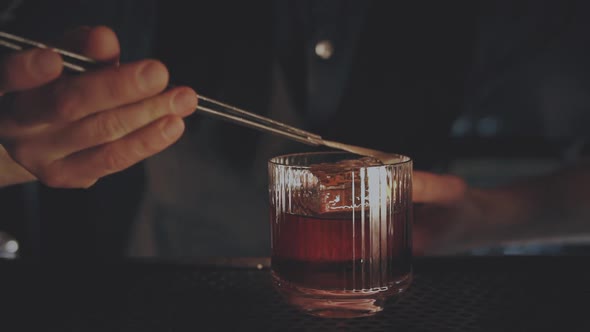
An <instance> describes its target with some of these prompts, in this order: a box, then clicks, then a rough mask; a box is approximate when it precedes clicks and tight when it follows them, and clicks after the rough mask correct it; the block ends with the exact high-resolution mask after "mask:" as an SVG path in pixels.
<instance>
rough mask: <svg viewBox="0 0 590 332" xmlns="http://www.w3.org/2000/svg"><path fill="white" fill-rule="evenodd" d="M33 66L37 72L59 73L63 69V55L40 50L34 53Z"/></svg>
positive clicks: (47, 74)
mask: <svg viewBox="0 0 590 332" xmlns="http://www.w3.org/2000/svg"><path fill="white" fill-rule="evenodd" d="M33 67H34V70H35V72H36V74H38V73H40V74H41V75H44V76H50V75H57V74H58V73H59V71H60V70H61V57H60V56H59V55H58V54H57V53H55V52H53V51H48V50H39V51H37V52H35V54H34V55H33Z"/></svg>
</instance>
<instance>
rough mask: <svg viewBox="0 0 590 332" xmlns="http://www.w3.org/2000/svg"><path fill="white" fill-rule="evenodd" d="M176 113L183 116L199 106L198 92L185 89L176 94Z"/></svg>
mask: <svg viewBox="0 0 590 332" xmlns="http://www.w3.org/2000/svg"><path fill="white" fill-rule="evenodd" d="M173 103H174V113H176V114H178V115H180V116H183V115H188V114H190V113H192V112H193V111H194V110H195V109H196V108H197V103H198V99H197V94H195V93H194V92H193V91H191V90H188V89H185V90H182V91H180V92H178V93H177V94H176V95H175V96H174V101H173Z"/></svg>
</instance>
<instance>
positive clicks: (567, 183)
mask: <svg viewBox="0 0 590 332" xmlns="http://www.w3.org/2000/svg"><path fill="white" fill-rule="evenodd" d="M420 177H421V176H420V175H418V178H420ZM441 178H443V177H440V176H433V178H432V179H430V181H429V187H430V188H436V190H441V192H442V189H441V188H444V187H447V188H449V187H453V184H452V183H451V184H450V185H449V181H448V180H447V182H443V180H441ZM451 178H453V177H451ZM433 179H434V180H433ZM454 179H455V181H458V182H457V183H460V182H461V181H460V180H459V179H457V178H454ZM419 181H420V180H419ZM454 187H455V189H454V190H455V191H454V193H455V194H454V197H450V195H446V196H445V195H443V194H441V195H439V196H444V197H445V199H446V200H442V198H441V197H435V198H437V199H438V201H437V200H430V201H429V202H430V203H431V204H424V205H422V204H420V202H424V199H423V198H424V197H425V195H426V194H425V193H420V192H418V193H417V194H416V192H415V196H417V197H416V198H417V199H416V200H415V201H416V202H418V204H417V206H416V208H415V227H414V230H415V233H414V239H415V241H414V244H415V248H416V251H417V253H425V254H445V253H455V252H461V251H465V250H469V249H474V248H477V247H487V246H497V245H501V244H505V243H509V242H512V241H525V240H532V239H539V238H549V237H562V236H572V235H577V234H579V233H590V161H589V160H581V161H579V162H578V163H576V164H572V165H569V166H567V167H564V168H562V169H560V170H558V171H556V172H554V173H551V174H547V175H544V176H537V177H532V178H528V179H524V180H521V181H518V182H514V183H512V184H509V185H506V186H501V187H497V188H493V189H478V188H467V187H463V188H464V190H463V191H461V190H460V189H456V188H457V187H460V186H459V185H455V186H454ZM434 190H435V189H432V190H430V191H434ZM418 191H420V187H419V188H418ZM449 192H451V193H453V190H450V191H449ZM450 198H452V199H450Z"/></svg>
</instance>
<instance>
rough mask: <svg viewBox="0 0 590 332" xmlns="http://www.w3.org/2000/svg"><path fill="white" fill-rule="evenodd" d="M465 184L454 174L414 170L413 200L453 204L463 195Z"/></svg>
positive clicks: (465, 188)
mask: <svg viewBox="0 0 590 332" xmlns="http://www.w3.org/2000/svg"><path fill="white" fill-rule="evenodd" d="M466 190H467V185H466V183H465V181H464V180H463V179H461V178H460V177H458V176H454V175H438V174H434V173H428V172H422V171H414V175H413V196H412V199H413V200H414V202H418V203H432V204H442V205H447V204H453V203H456V202H459V201H460V200H462V199H463V197H464V196H465V191H466Z"/></svg>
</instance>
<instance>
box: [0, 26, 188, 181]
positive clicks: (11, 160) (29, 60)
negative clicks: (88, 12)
mask: <svg viewBox="0 0 590 332" xmlns="http://www.w3.org/2000/svg"><path fill="white" fill-rule="evenodd" d="M67 39H68V40H69V42H68V41H66V43H69V44H70V45H71V47H70V49H71V50H73V51H76V52H80V53H82V54H85V55H87V56H89V57H92V58H95V59H97V60H99V61H112V60H113V59H117V58H118V56H119V51H120V50H119V43H118V40H117V37H116V35H115V33H114V32H113V31H112V30H110V29H108V28H105V27H96V28H92V29H90V28H81V29H78V30H76V31H75V32H74V33H70V34H69V35H68V37H67ZM62 70H63V64H62V60H61V57H60V56H59V55H58V54H57V53H54V52H52V51H48V50H39V49H33V50H27V51H22V52H17V53H13V54H10V55H9V56H7V57H5V58H4V59H3V60H2V61H1V62H0V93H1V94H3V96H2V97H1V99H0V105H1V106H0V144H1V145H2V146H3V147H4V149H5V151H6V152H7V154H6V153H0V167H2V169H4V170H9V171H8V172H7V173H8V174H9V175H8V176H7V175H6V173H5V175H4V176H2V177H0V186H3V185H7V184H13V183H19V182H23V181H28V180H32V179H35V178H36V179H38V180H40V181H41V182H42V183H44V184H46V185H48V186H51V187H62V188H87V187H89V186H91V185H93V184H94V183H95V182H96V181H97V180H98V179H99V178H101V177H103V176H105V175H108V174H111V173H114V172H118V171H121V170H123V169H126V168H128V167H130V166H131V165H133V164H135V163H137V162H139V161H141V160H143V159H145V158H147V157H149V156H151V155H153V154H156V153H158V152H160V151H161V150H163V149H165V148H166V147H168V146H169V145H171V144H173V143H174V142H175V141H176V140H178V139H179V138H180V136H181V135H182V133H183V131H184V122H183V117H185V116H187V115H189V114H191V113H192V112H194V110H195V109H196V106H197V95H196V93H195V92H194V91H193V90H191V89H190V88H187V87H178V88H174V89H171V90H168V91H164V90H165V88H166V86H167V85H168V71H167V69H166V67H165V66H164V65H163V64H162V63H160V62H158V61H155V60H141V61H137V62H133V63H127V64H122V65H120V66H112V67H108V68H104V69H100V70H96V71H92V72H87V73H84V74H81V75H77V76H73V75H72V76H68V75H62ZM0 152H4V151H3V149H0Z"/></svg>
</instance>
